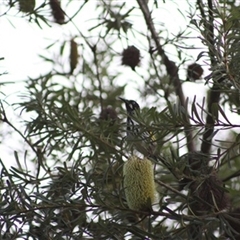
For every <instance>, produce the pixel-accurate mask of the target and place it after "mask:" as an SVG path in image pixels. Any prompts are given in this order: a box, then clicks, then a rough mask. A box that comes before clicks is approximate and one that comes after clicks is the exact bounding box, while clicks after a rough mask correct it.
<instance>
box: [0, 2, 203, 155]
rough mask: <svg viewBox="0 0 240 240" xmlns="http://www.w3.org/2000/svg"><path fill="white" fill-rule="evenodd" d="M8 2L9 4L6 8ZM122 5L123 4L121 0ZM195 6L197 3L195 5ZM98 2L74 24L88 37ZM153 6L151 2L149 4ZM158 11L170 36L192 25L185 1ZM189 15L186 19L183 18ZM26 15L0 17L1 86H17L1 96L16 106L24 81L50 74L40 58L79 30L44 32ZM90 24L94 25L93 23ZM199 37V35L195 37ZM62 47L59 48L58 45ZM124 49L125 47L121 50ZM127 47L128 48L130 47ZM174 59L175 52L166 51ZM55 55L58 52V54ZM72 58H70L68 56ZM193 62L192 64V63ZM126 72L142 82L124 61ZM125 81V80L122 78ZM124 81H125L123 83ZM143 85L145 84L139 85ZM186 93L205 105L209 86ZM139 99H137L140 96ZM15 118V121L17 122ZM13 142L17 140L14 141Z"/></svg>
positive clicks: (0, 7)
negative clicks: (30, 21) (55, 42)
mask: <svg viewBox="0 0 240 240" xmlns="http://www.w3.org/2000/svg"><path fill="white" fill-rule="evenodd" d="M7 2H8V1H6V2H5V4H6V3H7ZM41 2H42V1H41V0H36V5H37V6H38V5H39V4H40V3H41ZM67 2H68V0H62V6H63V7H64V6H65V4H66V3H67ZM79 2H80V1H79V0H76V1H71V3H70V4H69V5H68V6H67V7H66V8H65V7H64V9H65V11H66V12H67V14H68V15H69V16H71V15H72V14H73V13H74V12H75V11H76V9H77V8H78V6H79ZM118 2H119V0H118ZM180 2H181V5H179V7H180V11H181V13H180V11H179V9H178V8H177V5H178V4H179V3H180ZM193 2H195V1H193ZM96 3H97V1H95V0H91V1H89V2H88V3H87V4H86V6H85V7H84V8H83V10H82V11H81V12H80V13H79V14H78V16H77V17H76V18H75V20H74V22H75V24H77V25H78V26H79V28H80V30H81V31H83V32H84V34H86V35H89V34H90V33H89V32H88V29H89V28H90V27H92V26H93V25H94V24H95V23H94V21H95V22H96V21H97V20H94V19H96V18H97V16H98V12H96V10H95V6H96ZM134 3H135V1H133V0H132V1H128V2H127V4H129V5H134ZM149 5H150V6H151V1H150V3H149ZM159 5H161V7H159V9H158V10H155V11H154V15H153V17H154V20H155V21H156V22H158V23H159V24H160V23H163V22H164V25H165V27H166V29H168V31H169V32H170V33H172V34H173V35H174V34H176V33H178V32H179V29H183V28H184V27H185V26H187V25H188V24H189V19H188V18H187V15H188V12H189V11H190V9H189V7H188V4H187V3H186V1H185V0H183V1H179V0H177V1H166V3H165V4H163V3H162V1H159ZM6 10H7V7H6V6H4V4H0V14H3V13H4V12H6ZM45 12H46V13H47V14H48V15H49V16H50V11H49V10H48V9H47V8H46V10H45ZM182 13H185V17H183V15H184V14H182ZM21 16H22V13H19V12H18V8H17V7H16V8H14V9H11V10H10V11H9V12H7V14H6V15H4V16H1V17H0V25H1V33H2V34H1V38H0V57H4V60H2V61H0V72H5V71H6V72H7V74H6V75H3V76H1V79H0V81H1V82H8V81H9V82H14V83H15V84H11V85H9V86H7V87H5V88H2V89H1V91H3V92H4V94H5V95H6V96H3V95H0V97H1V99H4V98H6V100H7V101H9V102H10V103H14V102H15V100H16V98H18V96H19V95H21V94H22V93H24V85H23V82H22V81H23V80H26V79H27V78H28V77H37V76H39V75H40V74H44V73H46V72H48V71H49V70H50V69H51V67H52V65H51V64H49V63H47V64H46V63H45V62H44V61H43V60H42V59H40V58H39V57H38V55H39V54H42V55H48V54H49V57H51V54H53V55H54V54H55V55H56V54H58V52H59V49H58V48H57V47H56V48H53V49H52V50H50V52H46V51H45V50H44V49H45V48H46V47H47V46H48V45H49V44H51V43H52V42H54V41H57V40H58V41H59V42H60V43H61V42H63V41H64V40H66V39H68V40H69V39H70V36H74V35H76V34H77V31H76V28H75V27H74V26H73V25H72V24H71V23H69V24H67V25H58V24H56V23H52V24H51V25H52V26H51V27H49V26H47V25H46V24H44V23H41V26H42V29H40V28H39V27H38V26H37V25H36V24H35V23H29V22H28V18H24V17H21ZM89 20H90V21H89ZM131 21H132V22H133V23H134V25H135V28H137V26H139V30H141V29H142V25H141V22H139V18H138V20H137V21H135V18H134V16H132V17H131ZM195 36H196V37H197V34H196V35H195ZM195 41H196V45H197V47H199V43H200V41H197V40H195ZM131 42H132V43H133V45H136V46H137V47H139V48H141V47H142V45H141V43H140V42H139V39H134V38H133V39H131ZM58 47H59V45H58ZM121 47H122V46H121ZM124 47H127V44H126V46H124ZM166 50H167V51H168V52H169V54H170V55H171V48H169V49H166ZM54 51H56V52H55V53H54ZM200 51H201V50H189V51H188V54H189V55H190V56H192V60H193V59H196V57H197V55H198V54H199V52H200ZM66 57H68V55H66ZM170 58H171V60H175V59H174V56H170ZM192 60H191V59H190V60H189V64H190V63H191V62H192ZM144 61H145V60H144V57H143V60H142V65H141V66H142V67H141V68H139V71H140V73H142V74H144V71H146V69H145V68H144V66H145V65H144ZM119 68H121V69H122V72H123V75H124V74H125V76H126V78H124V79H125V80H126V81H129V78H131V79H134V80H136V81H137V80H138V76H137V75H136V74H135V73H134V72H132V71H131V69H130V68H129V69H128V68H126V67H123V66H120V58H119V62H116V69H118V70H119ZM204 70H205V74H206V71H207V67H206V66H204ZM184 75H185V69H181V71H180V76H181V77H182V78H183V79H184ZM122 79H123V78H122ZM122 79H121V81H123V80H122ZM139 84H141V82H139ZM132 88H133V86H132V85H131V84H129V86H128V87H127V89H126V97H130V96H131V98H133V97H132V93H133V89H132ZM183 89H184V91H185V93H186V96H188V97H190V99H192V98H193V97H194V95H195V94H198V98H199V101H200V102H201V101H202V97H203V96H204V95H205V93H206V89H207V86H205V85H204V81H200V82H199V83H190V82H189V83H184V85H183ZM136 98H137V96H136ZM9 114H13V112H12V108H11V110H10V111H9ZM14 117H16V116H14V115H12V118H13V119H14ZM11 141H13V140H11ZM8 143H11V144H9V145H8V146H1V147H0V152H1V155H2V154H3V153H4V152H6V151H7V152H8V153H9V150H10V151H11V150H12V144H13V143H14V142H9V141H8Z"/></svg>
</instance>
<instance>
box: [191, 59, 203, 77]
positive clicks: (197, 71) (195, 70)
mask: <svg viewBox="0 0 240 240" xmlns="http://www.w3.org/2000/svg"><path fill="white" fill-rule="evenodd" d="M202 74H203V69H202V67H201V66H200V65H199V64H197V63H193V64H191V65H189V66H188V69H187V80H188V81H191V80H192V81H195V80H198V79H200V78H201V76H202Z"/></svg>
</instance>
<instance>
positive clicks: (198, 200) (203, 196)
mask: <svg viewBox="0 0 240 240" xmlns="http://www.w3.org/2000/svg"><path fill="white" fill-rule="evenodd" d="M190 189H191V194H192V195H191V196H192V197H194V198H195V200H194V202H193V203H192V206H191V209H192V211H193V212H194V213H195V214H196V215H202V214H206V213H209V212H211V211H215V212H218V211H221V210H224V209H228V208H229V205H230V203H229V197H228V195H227V193H226V191H225V190H224V187H223V183H222V181H221V180H220V179H219V177H218V176H217V174H216V172H214V171H213V172H211V173H210V174H209V175H206V176H205V177H204V178H203V179H199V180H198V179H197V180H195V181H194V182H193V183H192V184H191V185H190Z"/></svg>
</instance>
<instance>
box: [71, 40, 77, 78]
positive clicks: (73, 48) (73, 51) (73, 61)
mask: <svg viewBox="0 0 240 240" xmlns="http://www.w3.org/2000/svg"><path fill="white" fill-rule="evenodd" d="M78 56H79V55H78V46H77V43H76V42H75V41H74V39H71V42H70V74H72V73H73V71H74V69H75V68H76V67H77V64H78Z"/></svg>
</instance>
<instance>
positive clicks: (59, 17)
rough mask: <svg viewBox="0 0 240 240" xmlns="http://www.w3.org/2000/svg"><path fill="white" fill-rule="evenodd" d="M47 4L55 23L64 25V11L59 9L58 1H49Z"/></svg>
mask: <svg viewBox="0 0 240 240" xmlns="http://www.w3.org/2000/svg"><path fill="white" fill-rule="evenodd" d="M49 4H50V7H51V9H52V15H53V18H54V19H55V21H56V23H58V24H64V20H65V15H64V11H63V10H62V8H61V4H60V2H59V1H58V0H50V1H49Z"/></svg>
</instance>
